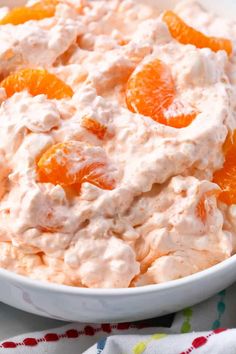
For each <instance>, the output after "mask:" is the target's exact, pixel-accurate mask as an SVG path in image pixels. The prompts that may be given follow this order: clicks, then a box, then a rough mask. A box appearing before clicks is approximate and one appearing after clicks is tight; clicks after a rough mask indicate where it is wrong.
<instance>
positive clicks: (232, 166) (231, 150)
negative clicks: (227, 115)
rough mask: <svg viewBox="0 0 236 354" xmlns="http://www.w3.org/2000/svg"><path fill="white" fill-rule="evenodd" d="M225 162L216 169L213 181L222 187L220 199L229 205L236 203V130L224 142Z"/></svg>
mask: <svg viewBox="0 0 236 354" xmlns="http://www.w3.org/2000/svg"><path fill="white" fill-rule="evenodd" d="M223 151H224V153H225V162H224V165H223V167H222V168H221V169H220V170H218V171H216V172H215V173H214V176H213V182H214V183H216V184H218V185H219V186H220V188H221V189H222V192H221V193H220V196H219V200H220V201H222V202H223V203H226V204H228V205H231V204H236V131H234V133H233V134H232V135H230V136H229V137H228V138H227V139H226V142H225V144H224V147H223Z"/></svg>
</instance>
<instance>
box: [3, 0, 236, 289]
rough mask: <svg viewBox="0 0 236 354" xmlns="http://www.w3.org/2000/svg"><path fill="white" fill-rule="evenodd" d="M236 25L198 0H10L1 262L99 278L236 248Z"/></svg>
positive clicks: (96, 281)
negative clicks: (171, 0) (162, 2)
mask: <svg viewBox="0 0 236 354" xmlns="http://www.w3.org/2000/svg"><path fill="white" fill-rule="evenodd" d="M235 45H236V21H235V22H233V21H230V20H229V19H226V18H221V17H217V16H215V15H214V14H212V13H209V12H207V11H206V10H205V9H204V8H202V7H201V6H200V4H198V3H197V2H195V1H188V2H186V1H185V2H179V3H178V5H177V6H176V7H175V8H174V9H166V10H165V11H164V12H161V11H160V9H159V8H158V0H157V1H156V6H155V7H152V6H151V5H149V4H148V2H147V4H146V2H145V1H136V0H110V1H106V0H94V1H89V0H42V1H38V0H36V1H32V0H30V1H28V2H26V3H25V5H24V6H22V7H17V8H10V7H9V8H8V7H2V8H1V9H0V163H1V169H0V267H1V268H5V269H8V270H10V271H13V272H16V273H18V274H21V275H25V276H28V277H30V278H34V279H38V280H42V281H49V282H53V283H59V284H66V285H71V286H77V287H89V288H121V287H135V286H143V285H148V284H156V283H161V282H166V281H170V280H174V279H179V278H182V277H184V276H187V275H190V274H193V273H196V272H198V271H201V270H203V269H206V268H208V267H211V266H213V265H214V264H217V263H219V262H221V261H223V260H225V259H227V258H229V257H230V256H231V255H233V254H234V253H236V104H235V102H236V55H235V53H236V51H235Z"/></svg>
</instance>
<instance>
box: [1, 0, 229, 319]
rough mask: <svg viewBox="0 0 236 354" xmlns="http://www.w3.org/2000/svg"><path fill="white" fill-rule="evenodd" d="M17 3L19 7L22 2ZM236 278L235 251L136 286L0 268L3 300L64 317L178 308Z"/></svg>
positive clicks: (219, 4) (218, 3)
mask: <svg viewBox="0 0 236 354" xmlns="http://www.w3.org/2000/svg"><path fill="white" fill-rule="evenodd" d="M13 1H14V5H16V4H20V3H22V1H23V0H13ZM138 1H144V0H138ZM145 1H146V2H147V1H149V2H153V3H156V4H157V5H158V7H160V8H161V9H162V10H163V9H164V8H167V7H168V8H169V7H170V6H171V5H173V3H175V0H163V1H161V0H157V1H155V0H145ZM201 2H202V3H203V4H204V6H207V7H209V9H211V10H212V9H213V10H215V11H216V12H219V13H221V14H224V15H226V14H227V13H228V14H229V16H230V14H234V13H235V11H236V1H235V0H224V1H222V0H202V1H201ZM9 3H10V1H9V0H0V6H3V5H9ZM160 4H162V6H160ZM235 280H236V255H235V256H233V257H231V258H230V259H228V260H226V261H224V262H222V263H220V264H218V265H216V266H214V267H212V268H210V269H207V270H205V271H202V272H200V273H197V274H194V275H191V276H189V277H186V278H183V279H180V280H175V281H171V282H168V283H165V284H159V285H149V286H146V287H140V288H131V289H109V290H106V289H84V288H73V287H68V286H63V285H55V284H48V283H43V282H39V281H34V280H31V279H28V278H25V277H22V276H19V275H16V274H14V273H11V272H9V271H6V270H3V269H0V284H1V287H0V301H2V302H4V303H6V304H9V305H11V306H14V307H16V308H19V309H22V310H25V311H28V312H31V313H35V314H39V315H41V316H46V317H51V318H56V319H60V320H68V321H82V322H117V321H119V322H123V321H131V320H140V319H144V318H148V317H154V316H157V315H163V314H166V313H170V312H174V311H178V310H180V309H182V308H184V307H187V306H191V305H193V304H196V303H198V302H200V301H202V300H205V299H206V298H208V297H210V296H211V295H213V294H215V293H216V292H218V291H220V290H222V289H224V288H225V287H227V286H229V285H230V284H232V283H233V282H234V281H235Z"/></svg>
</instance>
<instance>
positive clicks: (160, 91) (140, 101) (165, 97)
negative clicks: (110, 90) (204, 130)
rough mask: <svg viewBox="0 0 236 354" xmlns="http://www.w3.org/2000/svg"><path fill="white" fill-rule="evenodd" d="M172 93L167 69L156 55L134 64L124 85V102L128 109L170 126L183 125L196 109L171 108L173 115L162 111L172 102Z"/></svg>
mask: <svg viewBox="0 0 236 354" xmlns="http://www.w3.org/2000/svg"><path fill="white" fill-rule="evenodd" d="M175 97H176V89H175V84H174V80H173V78H172V74H171V71H170V69H169V67H168V66H167V65H166V64H165V63H163V62H162V61H161V60H159V59H154V60H152V61H150V62H148V63H146V64H143V65H142V66H141V67H138V68H137V69H136V70H135V71H134V72H133V74H132V75H131V76H130V78H129V80H128V83H127V87H126V103H127V107H128V109H129V110H130V111H131V112H134V113H140V114H143V115H144V116H148V117H151V118H152V119H154V120H155V121H157V122H159V123H162V124H165V125H168V126H171V127H174V128H184V127H186V126H188V125H189V124H191V123H192V121H193V120H194V118H195V117H196V115H197V113H196V112H190V113H188V114H185V113H181V111H180V112H177V113H178V114H177V115H176V114H175V112H173V116H170V115H169V114H168V115H166V114H165V113H166V112H167V111H168V110H169V109H170V107H171V105H173V104H174V99H175ZM183 108H184V107H183ZM183 111H184V110H183Z"/></svg>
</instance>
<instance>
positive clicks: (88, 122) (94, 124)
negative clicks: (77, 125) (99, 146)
mask: <svg viewBox="0 0 236 354" xmlns="http://www.w3.org/2000/svg"><path fill="white" fill-rule="evenodd" d="M81 125H82V127H84V128H86V129H87V130H89V131H90V132H91V133H93V134H94V135H96V136H97V137H98V138H99V139H103V138H104V136H105V134H106V131H107V127H106V126H105V125H103V124H101V123H100V122H99V121H98V120H96V119H94V118H92V117H89V116H84V117H83V118H82V122H81Z"/></svg>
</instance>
